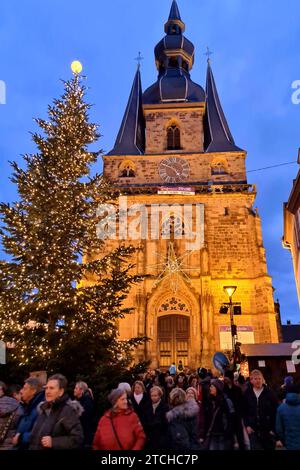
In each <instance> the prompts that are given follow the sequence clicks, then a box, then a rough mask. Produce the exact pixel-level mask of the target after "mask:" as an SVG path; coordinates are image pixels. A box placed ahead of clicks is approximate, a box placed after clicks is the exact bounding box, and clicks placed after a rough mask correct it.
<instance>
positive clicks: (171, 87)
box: [143, 0, 205, 104]
mask: <svg viewBox="0 0 300 470" xmlns="http://www.w3.org/2000/svg"><path fill="white" fill-rule="evenodd" d="M184 30H185V24H184V22H183V21H182V19H181V17H180V13H179V9H178V5H177V2H176V1H175V0H173V3H172V6H171V10H170V14H169V19H168V21H167V22H166V23H165V33H166V36H165V37H164V38H163V39H162V40H161V41H159V43H158V44H157V45H156V47H155V49H154V55H155V64H156V68H157V70H158V79H157V81H156V83H154V84H153V85H152V86H151V87H149V88H148V89H147V90H146V91H145V93H144V96H143V102H144V104H155V103H170V102H180V101H182V102H204V101H205V93H204V90H203V88H202V87H201V86H200V85H198V84H196V83H194V82H193V81H192V80H191V78H190V70H191V69H192V67H193V64H194V52H195V48H194V44H193V43H192V42H191V41H189V40H188V39H187V38H186V37H185V36H183V32H184Z"/></svg>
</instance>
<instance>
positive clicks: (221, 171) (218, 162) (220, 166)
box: [211, 158, 228, 175]
mask: <svg viewBox="0 0 300 470" xmlns="http://www.w3.org/2000/svg"><path fill="white" fill-rule="evenodd" d="M227 166H228V165H227V161H226V159H225V158H216V159H215V160H213V161H212V163H211V174H212V175H226V174H227V173H228V169H227Z"/></svg>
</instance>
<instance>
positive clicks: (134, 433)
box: [93, 408, 146, 450]
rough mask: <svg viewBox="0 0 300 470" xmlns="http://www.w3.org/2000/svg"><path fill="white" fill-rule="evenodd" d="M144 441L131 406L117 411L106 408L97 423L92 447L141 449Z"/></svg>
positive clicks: (97, 448) (137, 419)
mask: <svg viewBox="0 0 300 470" xmlns="http://www.w3.org/2000/svg"><path fill="white" fill-rule="evenodd" d="M112 423H113V425H112ZM113 426H114V429H115V432H114V430H113ZM116 435H117V437H118V438H117V437H116ZM118 440H119V442H120V444H121V446H120V445H119V442H118ZM145 441H146V436H145V433H144V430H143V427H142V425H141V422H140V420H139V418H138V416H137V414H136V413H135V412H134V411H133V410H132V409H131V408H127V410H122V411H120V412H118V413H115V412H113V411H112V410H108V411H106V413H104V415H103V416H102V417H101V418H100V421H99V423H98V427H97V431H96V434H95V437H94V442H93V448H94V450H141V449H143V447H144V444H145Z"/></svg>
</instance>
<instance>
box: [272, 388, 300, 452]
mask: <svg viewBox="0 0 300 470" xmlns="http://www.w3.org/2000/svg"><path fill="white" fill-rule="evenodd" d="M276 432H277V434H278V436H279V439H280V440H281V441H282V443H283V444H284V445H285V447H286V448H287V449H288V450H300V397H299V395H297V393H287V395H286V402H285V403H282V404H281V405H280V406H279V408H278V410H277V416H276Z"/></svg>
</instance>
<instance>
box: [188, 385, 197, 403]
mask: <svg viewBox="0 0 300 470" xmlns="http://www.w3.org/2000/svg"><path fill="white" fill-rule="evenodd" d="M188 392H193V395H194V398H195V400H197V390H196V389H195V388H194V387H189V388H187V389H186V391H185V393H186V395H187V394H188Z"/></svg>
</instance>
